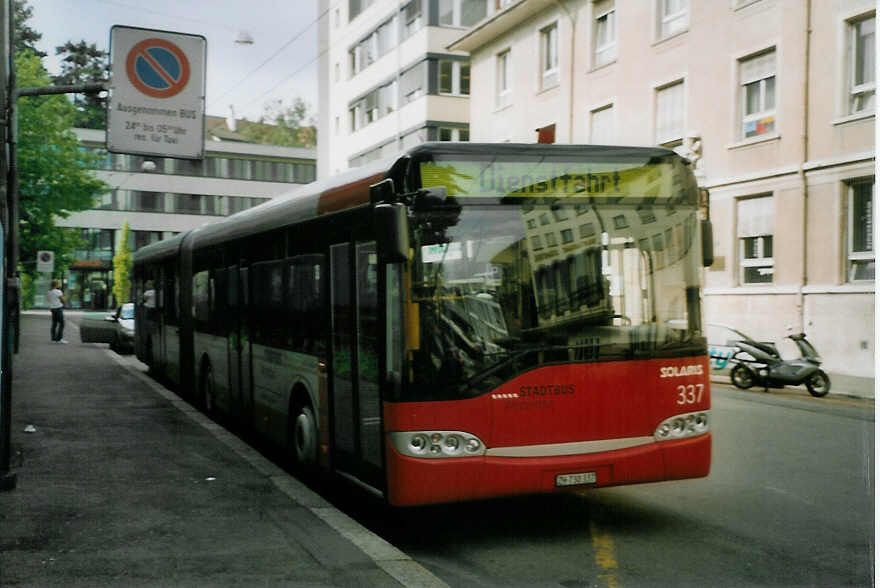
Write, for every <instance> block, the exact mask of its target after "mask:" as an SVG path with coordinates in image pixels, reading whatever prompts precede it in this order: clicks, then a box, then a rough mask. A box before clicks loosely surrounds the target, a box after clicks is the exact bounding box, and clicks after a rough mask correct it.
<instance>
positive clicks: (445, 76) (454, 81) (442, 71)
mask: <svg viewBox="0 0 880 588" xmlns="http://www.w3.org/2000/svg"><path fill="white" fill-rule="evenodd" d="M437 92H438V93H440V94H452V95H455V96H467V95H468V94H470V93H471V66H470V64H469V63H467V62H464V61H452V60H447V59H441V60H440V61H438V62H437Z"/></svg>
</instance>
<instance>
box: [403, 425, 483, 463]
mask: <svg viewBox="0 0 880 588" xmlns="http://www.w3.org/2000/svg"><path fill="white" fill-rule="evenodd" d="M388 439H389V440H390V441H391V444H392V445H393V446H394V448H395V449H396V450H397V451H398V452H399V453H401V454H403V455H406V456H409V457H427V458H439V457H473V456H480V455H485V453H486V445H485V444H484V443H483V442H482V441H480V439H479V438H478V437H477V436H476V435H471V434H470V433H464V432H462V431H396V432H394V433H388Z"/></svg>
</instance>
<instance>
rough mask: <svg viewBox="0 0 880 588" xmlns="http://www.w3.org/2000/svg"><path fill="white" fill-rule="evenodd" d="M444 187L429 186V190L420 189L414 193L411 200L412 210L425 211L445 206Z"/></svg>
mask: <svg viewBox="0 0 880 588" xmlns="http://www.w3.org/2000/svg"><path fill="white" fill-rule="evenodd" d="M446 198H447V193H446V186H431V187H430V188H422V189H421V190H419V191H418V192H416V196H415V199H414V200H413V208H414V209H415V210H425V209H428V208H431V207H434V206H440V205H442V204H446V203H447V202H446Z"/></svg>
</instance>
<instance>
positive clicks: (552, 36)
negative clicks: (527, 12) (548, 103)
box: [541, 23, 559, 90]
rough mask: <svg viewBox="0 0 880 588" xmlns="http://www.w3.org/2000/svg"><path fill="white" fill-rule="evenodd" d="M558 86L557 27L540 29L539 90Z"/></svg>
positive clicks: (554, 24)
mask: <svg viewBox="0 0 880 588" xmlns="http://www.w3.org/2000/svg"><path fill="white" fill-rule="evenodd" d="M557 85H559V27H558V26H557V25H556V23H553V24H552V25H550V26H548V27H545V28H543V29H541V89H542V90H546V89H547V88H552V87H553V86H557Z"/></svg>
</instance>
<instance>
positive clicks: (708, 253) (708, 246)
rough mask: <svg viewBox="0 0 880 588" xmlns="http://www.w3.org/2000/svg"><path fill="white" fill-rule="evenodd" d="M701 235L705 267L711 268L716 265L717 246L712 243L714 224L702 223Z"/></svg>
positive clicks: (705, 221)
mask: <svg viewBox="0 0 880 588" xmlns="http://www.w3.org/2000/svg"><path fill="white" fill-rule="evenodd" d="M700 234H701V235H702V241H703V242H702V246H703V267H709V266H710V265H712V264H713V263H715V246H714V245H713V242H712V222H711V221H707V220H703V221H700Z"/></svg>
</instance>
